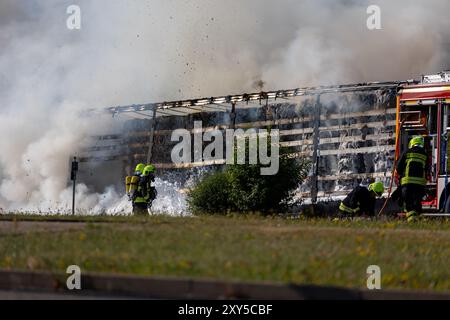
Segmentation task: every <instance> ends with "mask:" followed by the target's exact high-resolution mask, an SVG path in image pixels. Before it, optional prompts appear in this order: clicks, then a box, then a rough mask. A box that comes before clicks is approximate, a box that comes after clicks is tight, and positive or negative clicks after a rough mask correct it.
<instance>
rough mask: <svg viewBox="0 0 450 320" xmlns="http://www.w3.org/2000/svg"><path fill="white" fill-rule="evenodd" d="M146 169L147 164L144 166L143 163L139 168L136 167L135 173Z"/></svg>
mask: <svg viewBox="0 0 450 320" xmlns="http://www.w3.org/2000/svg"><path fill="white" fill-rule="evenodd" d="M144 169H145V164H143V163H139V164H138V165H137V166H136V169H134V172H138V171H139V172H141V173H142V172H143V171H144Z"/></svg>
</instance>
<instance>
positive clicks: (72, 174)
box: [70, 157, 78, 215]
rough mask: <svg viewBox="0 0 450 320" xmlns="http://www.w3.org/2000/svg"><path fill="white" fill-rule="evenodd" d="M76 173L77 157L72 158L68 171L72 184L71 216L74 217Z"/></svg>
mask: <svg viewBox="0 0 450 320" xmlns="http://www.w3.org/2000/svg"><path fill="white" fill-rule="evenodd" d="M77 172H78V161H77V157H73V161H72V169H71V171H70V180H72V182H73V189H72V215H75V186H76V180H77Z"/></svg>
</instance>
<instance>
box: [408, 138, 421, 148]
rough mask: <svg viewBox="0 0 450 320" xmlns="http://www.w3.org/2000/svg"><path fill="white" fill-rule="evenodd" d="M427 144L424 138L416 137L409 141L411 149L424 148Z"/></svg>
mask: <svg viewBox="0 0 450 320" xmlns="http://www.w3.org/2000/svg"><path fill="white" fill-rule="evenodd" d="M424 144H425V142H424V139H423V137H422V136H415V137H413V138H412V139H411V140H410V141H409V149H411V148H413V147H416V146H417V147H421V148H423V146H424Z"/></svg>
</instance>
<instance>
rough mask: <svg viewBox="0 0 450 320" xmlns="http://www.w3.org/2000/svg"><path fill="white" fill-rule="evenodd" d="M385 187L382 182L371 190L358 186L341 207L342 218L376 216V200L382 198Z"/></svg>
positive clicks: (378, 182)
mask: <svg viewBox="0 0 450 320" xmlns="http://www.w3.org/2000/svg"><path fill="white" fill-rule="evenodd" d="M383 192H384V185H383V183H382V182H381V181H377V182H374V183H372V184H370V185H369V188H366V187H363V186H357V187H356V188H355V189H353V191H352V192H350V193H349V194H348V196H347V197H346V198H345V199H344V200H342V202H341V204H340V205H339V215H340V216H344V217H345V216H355V215H368V216H374V215H375V198H377V197H381V196H382V195H383Z"/></svg>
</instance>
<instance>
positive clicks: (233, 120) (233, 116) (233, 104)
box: [230, 102, 236, 129]
mask: <svg viewBox="0 0 450 320" xmlns="http://www.w3.org/2000/svg"><path fill="white" fill-rule="evenodd" d="M230 116H231V129H234V127H235V125H236V102H231V115H230Z"/></svg>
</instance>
